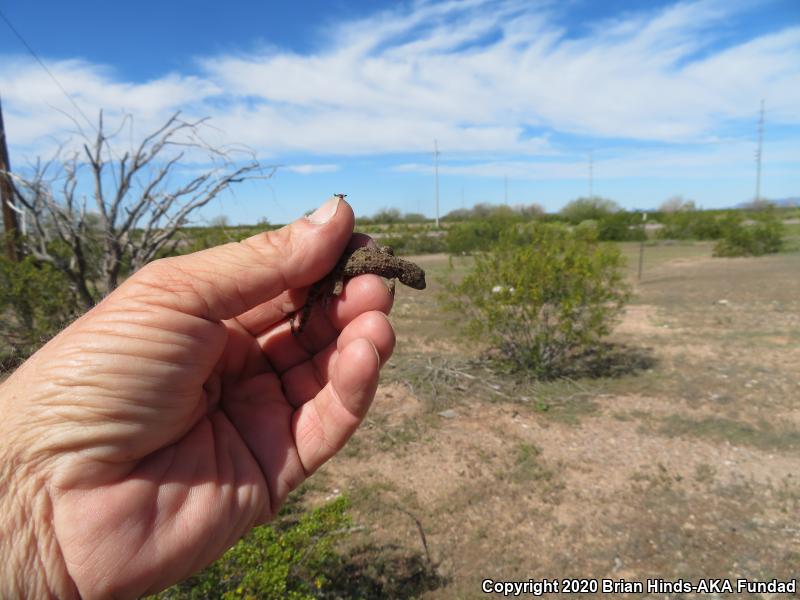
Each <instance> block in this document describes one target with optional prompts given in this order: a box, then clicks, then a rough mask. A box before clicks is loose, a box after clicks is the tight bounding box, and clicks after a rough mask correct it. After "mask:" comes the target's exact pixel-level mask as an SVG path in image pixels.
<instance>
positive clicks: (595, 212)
mask: <svg viewBox="0 0 800 600" xmlns="http://www.w3.org/2000/svg"><path fill="white" fill-rule="evenodd" d="M620 210H621V208H620V206H619V204H617V203H616V202H614V201H613V200H610V199H608V198H601V197H600V196H592V197H591V198H576V199H575V200H572V201H571V202H568V203H567V204H566V205H565V206H564V208H562V209H561V216H562V217H563V218H564V219H566V220H567V221H568V222H570V223H572V224H573V225H577V224H578V223H580V222H581V221H586V220H595V221H599V220H601V219H603V218H604V217H607V216H609V215H611V214H613V213H615V212H619V211H620Z"/></svg>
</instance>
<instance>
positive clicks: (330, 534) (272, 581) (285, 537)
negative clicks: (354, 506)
mask: <svg viewBox="0 0 800 600" xmlns="http://www.w3.org/2000/svg"><path fill="white" fill-rule="evenodd" d="M347 506H348V503H347V500H346V499H345V498H344V497H339V498H337V499H336V500H334V501H332V502H330V503H328V504H326V505H324V506H322V507H320V508H318V509H316V510H314V511H311V512H309V513H306V514H304V515H303V516H301V517H300V518H299V519H297V520H293V519H291V518H286V517H283V518H281V519H279V520H278V521H277V522H276V523H274V524H272V525H265V526H262V527H257V528H255V529H253V530H252V531H251V532H250V533H249V534H248V535H247V536H245V537H244V538H242V540H241V541H239V543H238V544H236V545H235V546H234V547H233V548H231V549H230V550H228V552H226V553H225V554H224V555H223V556H222V557H221V558H220V559H219V560H218V561H217V562H215V563H214V564H212V565H211V566H209V567H208V568H206V569H205V570H203V571H202V572H200V573H198V574H197V575H194V576H193V577H191V578H189V579H187V580H186V581H183V582H181V583H179V584H178V585H174V586H172V587H171V588H168V589H166V590H164V591H163V592H161V593H159V594H157V595H156V596H155V597H154V598H158V599H160V600H167V599H169V600H172V599H184V598H186V599H192V600H199V599H201V598H202V599H206V598H209V599H210V598H223V599H226V600H233V599H234V598H253V599H255V598H288V599H291V600H306V599H313V598H318V597H320V596H323V595H324V593H325V590H326V587H327V586H328V584H329V579H328V577H327V576H326V573H328V572H332V571H335V570H336V568H337V567H338V565H339V563H340V561H341V557H340V556H339V554H337V553H336V551H335V549H334V543H335V542H336V541H337V540H338V538H339V536H340V535H341V534H342V532H343V530H344V529H345V528H346V527H347V526H348V525H349V524H350V517H349V516H348V515H347V514H346V509H347Z"/></svg>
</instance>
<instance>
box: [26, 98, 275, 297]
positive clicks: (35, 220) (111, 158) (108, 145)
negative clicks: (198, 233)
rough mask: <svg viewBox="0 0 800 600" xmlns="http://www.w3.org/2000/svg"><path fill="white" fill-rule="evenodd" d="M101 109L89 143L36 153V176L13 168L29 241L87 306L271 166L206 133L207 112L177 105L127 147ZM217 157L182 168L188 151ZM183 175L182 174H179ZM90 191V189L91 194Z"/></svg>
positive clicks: (28, 247)
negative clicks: (191, 115)
mask: <svg viewBox="0 0 800 600" xmlns="http://www.w3.org/2000/svg"><path fill="white" fill-rule="evenodd" d="M126 121H127V117H126V119H125V120H123V125H122V126H121V127H120V129H118V130H117V131H116V132H113V133H111V134H109V135H107V134H106V131H105V129H104V123H103V113H102V112H101V113H100V116H99V119H98V127H97V130H96V135H93V136H91V137H90V136H89V135H87V134H85V133H84V132H83V131H80V136H81V138H82V142H83V143H82V144H81V145H82V148H81V149H80V150H73V151H70V152H68V153H64V152H63V151H60V152H59V153H58V154H57V155H56V158H54V159H52V160H50V161H49V162H47V163H42V162H41V161H39V162H37V163H36V165H35V166H34V167H33V169H32V171H33V173H32V175H30V176H29V177H20V176H16V175H15V176H14V182H15V184H16V185H15V188H16V197H17V202H18V206H19V207H20V208H21V209H22V210H24V211H26V212H27V216H28V220H29V222H30V227H29V229H30V230H29V232H28V235H27V236H26V238H25V240H24V244H25V250H26V252H27V253H28V254H30V255H32V256H33V257H35V258H36V259H38V260H40V261H43V262H47V263H50V264H52V265H53V266H55V267H56V268H57V269H59V270H60V271H63V272H64V273H65V274H66V275H67V277H68V278H69V280H70V281H71V282H72V284H73V286H74V287H75V290H76V291H77V293H78V296H79V297H80V300H81V302H82V303H83V304H84V305H85V307H87V308H88V307H91V306H93V305H94V304H95V303H96V302H97V301H98V300H99V299H100V298H101V297H102V295H103V294H105V293H107V292H109V291H111V290H113V289H114V288H115V287H117V285H118V283H119V280H120V276H121V274H123V269H124V270H125V271H128V270H130V271H131V272H132V271H135V270H137V269H139V268H141V267H142V266H143V265H145V264H146V263H147V262H149V261H151V260H153V259H154V258H156V257H157V255H159V253H160V252H161V251H162V250H165V249H168V248H169V246H170V245H174V244H175V243H176V242H177V239H176V233H177V232H178V231H179V230H180V228H181V227H183V226H184V225H186V224H187V223H188V221H189V217H190V216H191V215H192V213H194V212H195V211H197V210H198V209H200V208H202V207H203V206H206V205H207V204H208V203H209V202H211V201H212V200H213V199H214V198H216V197H217V196H218V195H219V194H220V193H222V192H224V191H225V190H227V189H228V188H230V186H231V185H232V184H234V183H238V182H241V181H244V180H246V179H253V178H267V177H270V176H272V174H273V173H274V172H275V168H276V167H263V166H262V165H260V164H259V163H258V161H256V160H255V159H254V158H253V157H252V156H250V157H249V158H248V160H247V161H245V162H244V163H241V162H240V163H236V162H234V161H233V156H232V151H231V150H229V149H221V148H216V147H213V146H211V145H209V144H208V143H206V142H205V141H204V140H203V138H202V135H201V134H202V129H203V126H204V124H205V121H206V120H205V119H201V120H198V121H185V120H183V119H181V118H180V113H175V114H174V115H172V116H171V117H170V118H169V119H168V120H167V122H166V123H165V124H164V125H162V126H161V127H160V128H158V129H157V130H156V131H154V132H153V133H151V134H150V135H148V136H147V137H145V138H144V139H143V140H142V141H141V142H140V143H139V144H138V145H135V146H134V147H133V148H132V149H131V150H129V151H127V152H125V153H124V154H123V155H122V156H121V157H120V156H118V155H117V153H116V152H115V149H114V146H112V142H113V141H114V138H115V137H117V136H118V135H119V134H120V132H121V131H122V127H124V125H125V122H126ZM198 153H199V155H200V156H202V157H204V158H205V159H209V162H210V164H211V166H210V167H209V168H208V169H205V170H203V171H202V172H200V173H199V174H196V173H195V174H190V175H186V174H185V173H183V174H180V173H179V170H180V168H181V167H182V165H183V162H182V161H184V159H185V158H187V155H189V154H191V156H192V157H193V158H196V157H197V156H198ZM176 182H177V183H176ZM87 194H88V197H87Z"/></svg>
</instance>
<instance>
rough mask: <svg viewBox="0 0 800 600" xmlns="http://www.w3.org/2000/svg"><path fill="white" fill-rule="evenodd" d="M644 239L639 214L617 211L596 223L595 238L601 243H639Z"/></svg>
mask: <svg viewBox="0 0 800 600" xmlns="http://www.w3.org/2000/svg"><path fill="white" fill-rule="evenodd" d="M646 237H647V236H646V235H645V232H644V228H643V227H642V216H641V214H640V213H635V212H627V211H619V212H615V213H611V214H609V215H606V216H604V217H602V218H601V219H599V220H598V221H597V238H598V239H599V240H600V241H602V242H639V241H641V240H644V239H646Z"/></svg>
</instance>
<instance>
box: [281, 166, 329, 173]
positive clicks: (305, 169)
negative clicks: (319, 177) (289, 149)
mask: <svg viewBox="0 0 800 600" xmlns="http://www.w3.org/2000/svg"><path fill="white" fill-rule="evenodd" d="M283 169H284V170H286V171H290V172H292V173H298V174H299V175H313V174H315V173H335V172H336V171H338V170H339V165H322V164H313V165H289V166H287V167H283Z"/></svg>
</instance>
